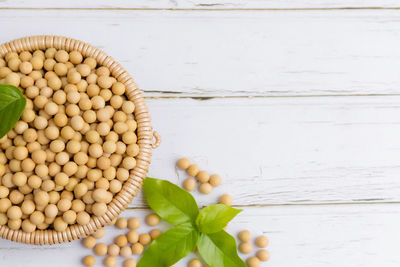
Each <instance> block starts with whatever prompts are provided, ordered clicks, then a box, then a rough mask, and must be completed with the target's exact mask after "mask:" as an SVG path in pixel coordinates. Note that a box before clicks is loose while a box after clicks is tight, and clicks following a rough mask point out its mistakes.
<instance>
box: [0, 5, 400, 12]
mask: <svg viewBox="0 0 400 267" xmlns="http://www.w3.org/2000/svg"><path fill="white" fill-rule="evenodd" d="M199 6H200V7H208V6H212V5H199ZM0 10H93V11H95V10H109V11H119V10H124V11H130V10H131V11H331V10H400V6H399V7H395V6H394V7H374V6H371V7H327V8H323V7H309V8H307V7H304V8H129V7H128V8H122V7H104V8H103V7H78V8H71V7H0Z"/></svg>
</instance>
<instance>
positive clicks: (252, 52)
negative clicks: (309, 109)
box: [0, 1, 400, 97]
mask: <svg viewBox="0 0 400 267" xmlns="http://www.w3.org/2000/svg"><path fill="white" fill-rule="evenodd" d="M82 2H84V1H82ZM0 25H1V26H2V29H1V33H2V34H1V36H0V41H8V40H9V39H14V38H18V37H21V36H26V35H37V34H59V35H66V36H71V37H74V38H77V39H81V40H84V41H87V42H89V43H91V44H93V45H96V46H98V47H101V48H103V49H104V50H105V51H107V52H108V53H109V54H110V55H112V56H113V57H115V58H116V59H117V60H118V61H119V62H121V63H122V64H124V66H125V67H126V68H127V69H128V70H129V71H130V72H131V73H132V74H133V75H134V77H135V79H136V80H137V81H138V83H139V85H140V86H141V88H142V89H143V90H145V91H147V92H148V96H157V97H160V96H161V97H187V96H197V97H204V96H214V97H215V96H218V97H219V96H224V97H226V96H249V95H251V96H297V95H302V96H304V95H307V96H310V95H360V94H363V95H364V94H372V95H375V94H378V95H393V94H398V88H399V87H400V76H399V75H398V69H400V60H399V59H400V49H398V48H399V47H400V35H398V34H396V33H397V32H400V23H399V21H398V11H397V10H323V11H321V10H316V11H287V10H285V11H246V10H245V11H237V10H236V11H179V12H174V11H154V10H7V9H0ZM105 33H107V34H106V36H107V38H105V36H104V35H105ZM116 44H117V45H116ZM383 48H384V49H383Z"/></svg>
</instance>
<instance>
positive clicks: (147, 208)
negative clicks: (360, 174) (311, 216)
mask: <svg viewBox="0 0 400 267" xmlns="http://www.w3.org/2000/svg"><path fill="white" fill-rule="evenodd" d="M216 204H217V203H216ZM399 204H400V202H399V201H385V202H369V201H354V202H343V203H299V204H295V203H288V204H251V205H232V207H233V208H267V207H300V206H303V207H313V206H315V207H320V206H347V205H358V206H365V205H368V206H370V205H374V206H375V205H376V206H378V205H399ZM204 207H206V206H200V207H199V208H200V209H202V208H204ZM125 210H150V207H148V206H147V207H127V208H126V209H125Z"/></svg>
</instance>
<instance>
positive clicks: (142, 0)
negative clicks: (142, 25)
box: [0, 0, 399, 9]
mask: <svg viewBox="0 0 400 267" xmlns="http://www.w3.org/2000/svg"><path fill="white" fill-rule="evenodd" d="M394 7H399V3H398V1H395V0H379V1H377V0H350V1H346V0H335V1H329V2H327V1H323V0H316V1H311V0H302V1H282V0H268V1H259V0H246V1H240V0H231V1H224V0H222V1H217V0H194V1H188V0H174V1H168V0H153V1H146V0H137V1H129V0H99V1H78V0H72V1H71V0H70V1H65V2H55V1H51V0H39V1H31V0H4V1H2V2H1V4H0V8H93V9H104V8H108V9H110V8H118V9H132V8H135V9H154V8H159V9H304V8H318V9H331V8H394Z"/></svg>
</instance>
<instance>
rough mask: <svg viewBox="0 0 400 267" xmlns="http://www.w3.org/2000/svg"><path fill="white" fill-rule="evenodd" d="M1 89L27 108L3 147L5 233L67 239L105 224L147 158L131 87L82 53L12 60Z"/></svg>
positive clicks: (0, 195) (1, 219)
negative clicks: (101, 219) (70, 230)
mask: <svg viewBox="0 0 400 267" xmlns="http://www.w3.org/2000/svg"><path fill="white" fill-rule="evenodd" d="M0 83H3V84H11V85H14V86H16V87H19V88H20V89H21V91H22V93H23V94H24V95H25V97H26V99H27V102H26V108H25V110H24V112H23V115H22V116H21V118H20V120H19V121H18V122H17V124H16V125H15V127H14V129H13V130H11V131H10V132H9V133H8V134H7V135H6V136H4V137H3V138H2V139H0V225H7V226H8V227H9V228H11V229H14V230H18V229H22V230H23V231H24V232H33V231H35V230H36V229H40V230H45V229H54V230H56V231H64V230H66V228H67V227H68V226H69V225H73V224H79V225H85V224H88V223H89V221H90V218H91V217H92V216H102V215H104V214H105V213H106V211H107V205H108V204H109V203H110V202H111V201H112V199H113V197H114V195H116V194H117V193H118V192H120V190H121V189H122V186H123V184H124V182H125V181H126V180H127V179H128V178H129V175H130V171H131V170H132V169H133V168H134V167H135V166H136V160H135V157H136V156H137V155H138V153H139V146H138V145H137V137H136V134H135V130H136V127H137V124H136V121H135V118H134V115H133V112H134V110H135V105H134V103H133V102H131V101H129V100H128V99H127V97H126V95H125V90H126V88H125V86H124V84H122V83H121V82H118V81H117V80H116V79H115V78H114V77H112V75H111V73H110V70H109V69H108V68H107V67H104V66H99V65H98V64H97V62H96V60H95V59H94V58H91V57H87V58H84V57H83V56H82V54H81V53H80V52H78V51H72V52H69V53H68V52H66V51H64V50H56V49H54V48H49V49H47V50H46V51H41V50H36V51H34V52H28V51H23V52H21V53H19V54H17V53H15V52H10V53H7V54H6V55H5V56H4V57H3V58H0Z"/></svg>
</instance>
